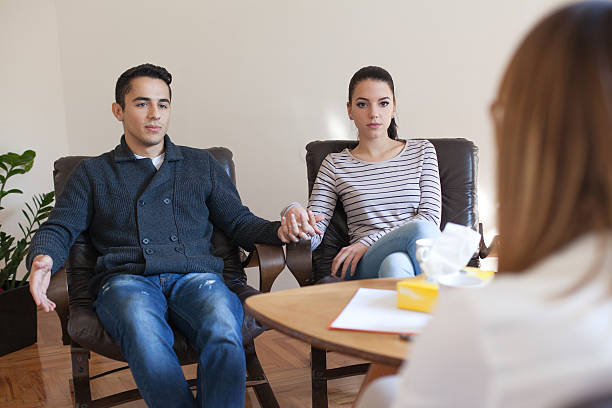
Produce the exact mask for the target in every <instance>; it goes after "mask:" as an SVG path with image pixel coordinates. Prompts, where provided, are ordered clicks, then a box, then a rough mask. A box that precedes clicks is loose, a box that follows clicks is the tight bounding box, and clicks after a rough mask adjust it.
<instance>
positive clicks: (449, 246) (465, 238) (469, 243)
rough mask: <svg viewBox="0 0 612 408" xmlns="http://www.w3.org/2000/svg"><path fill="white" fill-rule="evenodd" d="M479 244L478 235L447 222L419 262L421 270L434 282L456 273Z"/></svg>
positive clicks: (468, 229)
mask: <svg viewBox="0 0 612 408" xmlns="http://www.w3.org/2000/svg"><path fill="white" fill-rule="evenodd" d="M479 242H480V234H478V233H477V232H476V231H474V230H473V229H471V228H469V227H465V226H463V225H459V224H453V223H450V222H449V223H447V224H446V226H445V227H444V231H442V234H441V235H440V236H439V237H438V238H436V239H435V240H434V241H433V242H432V244H431V247H430V248H429V251H428V253H427V255H426V256H425V257H424V259H422V260H421V262H420V266H421V270H422V271H423V272H424V273H425V276H426V277H427V278H428V279H431V280H434V281H437V278H438V277H440V276H442V275H446V274H451V273H456V272H458V271H459V270H460V269H461V268H463V267H464V266H466V265H467V264H468V262H469V261H470V259H471V258H472V256H473V255H474V253H475V252H476V250H477V249H478V243H479Z"/></svg>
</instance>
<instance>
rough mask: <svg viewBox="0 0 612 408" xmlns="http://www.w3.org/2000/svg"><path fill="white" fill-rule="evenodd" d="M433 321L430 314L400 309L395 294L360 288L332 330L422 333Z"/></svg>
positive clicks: (395, 292) (334, 322)
mask: <svg viewBox="0 0 612 408" xmlns="http://www.w3.org/2000/svg"><path fill="white" fill-rule="evenodd" d="M431 317H432V316H431V315H430V314H428V313H422V312H416V311H413V310H406V309H400V308H398V307H397V291H395V290H384V289H369V288H359V290H357V292H356V293H355V294H354V295H353V298H352V299H351V300H350V302H349V303H348V304H347V305H346V306H345V307H344V309H343V310H342V312H340V314H339V315H338V317H336V319H335V320H334V321H333V322H332V323H331V324H330V325H329V328H330V329H341V330H358V331H368V332H382V333H420V332H421V331H422V330H423V328H424V327H425V325H426V324H427V323H428V322H429V320H430V319H431Z"/></svg>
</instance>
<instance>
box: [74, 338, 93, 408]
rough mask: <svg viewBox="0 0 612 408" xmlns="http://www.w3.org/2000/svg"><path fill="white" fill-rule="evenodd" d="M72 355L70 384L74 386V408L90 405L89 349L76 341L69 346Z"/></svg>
mask: <svg viewBox="0 0 612 408" xmlns="http://www.w3.org/2000/svg"><path fill="white" fill-rule="evenodd" d="M70 355H71V357H72V386H73V387H74V406H75V408H88V407H89V406H90V405H91V389H90V387H89V350H88V349H85V348H82V347H81V346H80V345H78V344H77V343H72V344H71V346H70Z"/></svg>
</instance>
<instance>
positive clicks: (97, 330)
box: [48, 147, 285, 408]
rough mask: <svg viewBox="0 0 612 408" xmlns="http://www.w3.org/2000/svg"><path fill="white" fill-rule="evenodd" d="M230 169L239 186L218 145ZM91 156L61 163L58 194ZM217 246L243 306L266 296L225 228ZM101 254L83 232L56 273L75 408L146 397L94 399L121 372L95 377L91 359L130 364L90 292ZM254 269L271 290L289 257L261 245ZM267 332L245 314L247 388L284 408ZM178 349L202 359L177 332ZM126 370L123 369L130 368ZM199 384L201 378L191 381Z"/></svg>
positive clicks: (226, 155)
mask: <svg viewBox="0 0 612 408" xmlns="http://www.w3.org/2000/svg"><path fill="white" fill-rule="evenodd" d="M207 150H208V151H210V152H211V153H212V154H213V156H214V157H215V158H216V159H217V161H218V162H219V163H221V165H222V166H223V167H224V168H225V170H226V171H227V173H228V174H229V175H230V177H231V178H232V180H233V181H234V182H235V169H234V163H233V161H232V153H231V151H229V150H228V149H226V148H222V147H214V148H210V149H207ZM84 158H85V157H77V156H72V157H64V158H61V159H59V160H57V161H56V162H55V169H54V172H53V177H54V184H55V191H56V194H57V195H60V194H61V193H62V190H63V186H64V184H65V182H66V180H67V178H68V175H69V174H70V173H71V171H72V170H73V169H74V168H75V167H76V165H77V164H78V163H79V162H80V161H81V160H82V159H84ZM212 243H213V246H214V249H215V255H216V256H219V257H221V258H223V259H224V261H225V266H224V269H223V277H224V280H225V282H226V284H227V286H228V287H229V288H230V289H231V290H232V291H233V292H234V293H236V294H237V295H238V297H239V298H240V300H241V301H242V302H244V301H245V299H246V298H247V297H249V296H251V295H254V294H258V293H260V292H259V291H257V290H255V289H254V288H252V287H250V286H248V285H247V283H246V274H245V272H244V269H243V265H244V266H247V265H246V264H245V263H243V262H242V259H241V250H240V249H239V248H238V247H236V246H234V245H232V244H231V243H230V241H229V240H228V239H227V238H226V237H225V235H224V234H223V233H222V232H220V230H216V229H215V230H214V232H213V237H212ZM97 256H98V254H97V253H96V251H95V249H94V248H93V246H92V245H91V244H90V243H89V239H88V238H87V233H84V234H82V235H81V236H80V237H79V238H78V240H77V241H76V243H75V244H74V245H73V246H72V248H71V250H70V255H69V258H68V260H67V262H66V266H65V268H62V269H61V270H59V271H58V272H57V273H56V274H54V275H53V277H52V279H51V284H50V287H49V291H48V296H49V297H50V298H51V299H52V300H53V301H54V302H55V303H56V304H57V309H56V311H57V314H58V316H59V319H60V322H61V325H62V334H63V335H62V340H63V343H64V345H67V344H70V351H71V356H72V382H73V386H74V401H75V407H79V408H89V407H111V406H115V405H118V404H123V403H125V402H128V401H133V400H137V399H140V398H141V396H140V393H139V392H138V390H137V389H133V390H130V391H125V392H122V393H119V394H115V395H111V396H108V397H104V398H100V399H97V400H94V401H92V399H91V391H90V381H91V380H93V379H94V378H97V377H102V376H105V375H108V374H112V373H113V372H116V371H118V370H111V371H108V372H104V373H101V374H98V375H96V376H95V377H90V374H89V357H90V353H91V352H92V351H93V352H96V353H98V354H101V355H103V356H105V357H108V358H111V359H115V360H120V361H125V359H124V357H123V356H122V354H121V351H120V348H119V345H118V343H117V342H116V341H115V340H114V339H113V338H111V337H110V335H109V334H108V333H107V332H106V331H105V330H104V328H103V327H102V325H101V323H100V321H99V320H98V317H97V315H96V314H95V312H94V311H93V309H92V299H91V297H90V295H89V293H88V289H87V285H88V281H89V278H90V276H91V275H92V274H93V272H94V266H95V264H96V258H97ZM247 261H248V262H247V263H248V266H259V268H260V287H261V288H263V289H262V290H266V288H267V291H269V290H270V287H271V286H272V282H271V281H270V280H273V279H274V278H275V277H276V276H277V275H278V273H280V271H281V270H282V269H283V268H284V266H285V257H284V253H283V250H282V247H275V246H270V245H260V244H258V245H256V251H254V252H253V253H251V255H250V256H249V258H248V260H247ZM262 331H263V329H262V328H261V326H259V325H258V324H257V323H256V322H255V320H254V319H253V317H251V316H250V315H246V314H245V319H244V321H243V326H242V334H243V344H244V351H245V356H246V366H247V386H251V387H253V389H254V391H255V395H256V397H257V399H258V401H259V403H260V405H261V406H263V407H278V406H279V405H278V402H277V401H276V398H275V397H274V394H273V392H272V389H271V387H270V384H269V383H268V379H267V378H266V375H265V373H264V371H263V369H262V367H261V365H260V363H259V360H258V359H257V354H256V352H255V346H254V344H253V339H254V337H255V336H257V335H258V334H260V333H261V332H262ZM174 349H175V351H176V353H177V355H178V357H179V360H180V361H181V364H192V363H196V362H197V356H196V353H195V351H194V350H193V348H192V347H191V345H190V344H189V343H188V342H187V341H186V340H185V337H184V336H183V335H182V334H181V333H180V332H178V331H175V342H174ZM127 368H128V367H127V366H126V367H123V368H122V369H127ZM189 382H190V384H191V385H192V386H193V385H195V379H192V380H189Z"/></svg>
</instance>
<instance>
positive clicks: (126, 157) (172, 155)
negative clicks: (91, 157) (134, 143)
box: [113, 135, 183, 162]
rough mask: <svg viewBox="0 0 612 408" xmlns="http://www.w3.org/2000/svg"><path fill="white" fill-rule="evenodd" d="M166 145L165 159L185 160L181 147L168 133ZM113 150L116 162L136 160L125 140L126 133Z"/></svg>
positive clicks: (165, 138)
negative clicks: (173, 141)
mask: <svg viewBox="0 0 612 408" xmlns="http://www.w3.org/2000/svg"><path fill="white" fill-rule="evenodd" d="M164 145H165V150H164V153H166V157H165V158H164V160H167V161H176V160H183V154H182V153H181V149H179V148H178V147H177V146H176V145H175V144H174V143H172V141H171V140H170V137H169V136H168V135H165V136H164ZM113 152H114V154H113V155H114V159H115V161H116V162H124V161H131V160H136V157H134V153H133V152H132V151H131V150H130V148H129V147H128V145H127V143H126V142H125V135H123V136H121V143H120V144H118V145H117V147H115V150H114V151H113Z"/></svg>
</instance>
